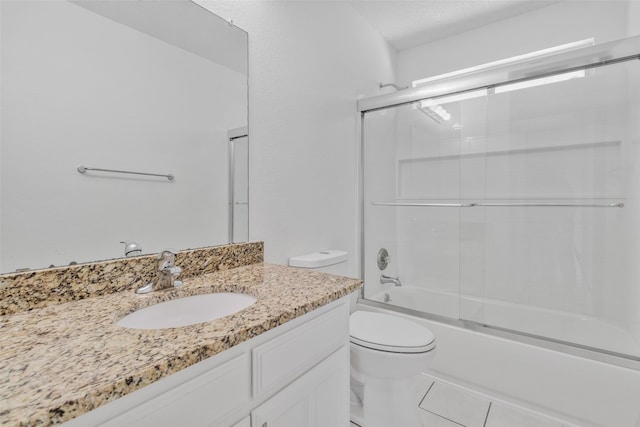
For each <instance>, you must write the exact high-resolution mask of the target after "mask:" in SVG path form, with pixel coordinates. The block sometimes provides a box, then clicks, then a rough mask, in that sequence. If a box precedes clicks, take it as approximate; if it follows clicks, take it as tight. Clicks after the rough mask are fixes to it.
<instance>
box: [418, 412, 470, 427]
mask: <svg viewBox="0 0 640 427" xmlns="http://www.w3.org/2000/svg"><path fill="white" fill-rule="evenodd" d="M420 421H422V423H423V424H424V425H425V426H429V427H461V426H462V425H461V424H458V423H454V422H453V421H449V420H447V419H446V418H442V417H441V416H439V415H436V414H432V413H431V412H429V411H420Z"/></svg>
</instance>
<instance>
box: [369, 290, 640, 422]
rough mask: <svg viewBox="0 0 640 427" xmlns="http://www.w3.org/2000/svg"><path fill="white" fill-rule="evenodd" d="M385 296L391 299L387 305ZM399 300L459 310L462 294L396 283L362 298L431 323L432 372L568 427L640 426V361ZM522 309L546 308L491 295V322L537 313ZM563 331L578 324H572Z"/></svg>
mask: <svg viewBox="0 0 640 427" xmlns="http://www.w3.org/2000/svg"><path fill="white" fill-rule="evenodd" d="M385 299H387V300H388V302H387V303H384V304H383V302H384V301H385ZM391 304H393V305H391ZM395 306H402V307H405V308H408V309H410V310H415V311H416V312H418V311H420V312H424V311H427V312H430V313H431V314H436V315H440V316H447V317H453V316H451V314H452V313H458V312H459V299H458V296H457V294H448V293H446V292H433V291H429V290H426V289H422V288H419V287H412V286H402V287H391V288H388V289H386V290H384V291H382V292H380V293H378V294H376V295H374V296H372V297H370V298H369V299H363V300H360V301H359V302H358V304H357V305H356V308H357V309H358V310H370V311H378V312H390V313H394V314H396V315H398V316H402V317H406V318H410V319H412V320H414V321H416V322H418V323H421V324H423V325H425V326H426V327H428V328H429V329H431V330H432V331H433V332H434V334H435V336H436V349H437V352H436V356H435V360H434V362H433V364H432V366H431V368H430V370H429V372H427V373H428V374H430V375H433V376H435V377H439V378H442V379H444V380H448V381H452V382H455V383H457V384H459V385H461V386H463V387H466V388H468V389H470V390H472V391H474V392H476V393H480V394H483V395H485V396H487V398H489V399H491V400H493V401H502V402H504V403H507V404H512V405H516V406H520V407H522V408H524V409H526V410H529V411H533V412H538V413H540V414H544V415H546V416H551V417H554V418H556V419H558V420H560V421H561V422H563V425H566V426H581V427H640V371H639V370H637V367H636V366H631V367H623V366H617V365H614V364H610V363H607V362H603V361H598V360H593V359H590V358H586V357H581V356H577V355H573V354H569V353H567V352H563V351H558V350H555V349H553V348H547V347H542V346H538V345H535V344H532V343H528V342H522V341H519V340H514V339H509V338H505V337H503V336H497V335H494V334H492V333H491V331H490V330H487V329H485V328H481V327H476V326H473V325H471V326H467V325H465V323H464V322H459V321H452V322H447V321H443V322H440V321H437V320H430V319H425V318H422V317H419V316H414V315H411V314H407V313H403V312H399V311H398V308H397V307H395ZM523 309H524V310H526V309H530V310H540V309H535V308H531V307H527V306H520V305H517V304H511V305H509V304H507V303H504V302H499V301H484V316H485V319H490V320H491V321H492V322H498V323H500V322H506V320H508V319H509V317H510V316H511V319H510V321H512V322H513V321H516V322H527V320H526V319H531V318H532V317H530V316H528V315H526V314H523V311H522V310H523ZM529 314H532V315H535V316H541V315H542V318H546V319H547V320H548V321H547V322H545V323H546V324H548V325H553V323H554V321H556V322H560V321H562V322H565V323H564V324H568V325H570V326H571V325H573V326H571V327H574V326H575V325H576V324H580V325H581V327H582V328H584V326H585V323H584V322H585V321H586V322H589V321H594V320H595V319H585V318H583V317H578V316H575V317H576V319H567V318H562V317H558V318H554V317H553V316H554V315H555V316H559V315H560V314H563V315H565V316H566V314H564V313H553V312H552V310H548V312H547V311H545V312H544V313H541V312H536V313H529ZM523 319H524V320H523ZM529 322H530V320H529ZM567 322H568V323H567ZM487 323H488V322H487ZM492 324H493V325H497V326H499V324H496V323H492ZM518 326H526V324H525V325H521V324H518ZM600 326H602V325H600ZM607 326H611V325H607ZM513 328H514V327H513V326H511V329H513ZM555 329H558V330H560V329H563V328H555ZM539 332H540V331H539ZM573 332H575V331H573ZM600 332H601V333H603V334H604V335H605V336H606V334H607V333H610V332H611V333H613V332H619V331H615V330H614V329H612V328H610V329H607V328H603V329H602V328H601V330H600ZM563 333H569V334H570V333H572V331H571V330H570V328H565V330H564V332H563ZM630 365H633V364H630Z"/></svg>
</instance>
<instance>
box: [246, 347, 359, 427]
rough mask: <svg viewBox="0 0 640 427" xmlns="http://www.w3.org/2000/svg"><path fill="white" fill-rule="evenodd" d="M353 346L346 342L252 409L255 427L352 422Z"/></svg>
mask: <svg viewBox="0 0 640 427" xmlns="http://www.w3.org/2000/svg"><path fill="white" fill-rule="evenodd" d="M348 391H349V349H348V346H346V345H344V346H342V347H340V349H339V350H337V351H336V352H335V353H333V354H332V355H330V356H329V357H327V358H326V359H325V360H323V361H322V362H320V363H319V364H318V365H316V366H315V367H314V368H312V369H311V370H310V371H308V372H307V373H305V374H304V375H302V376H301V377H300V378H298V379H297V380H295V381H294V382H293V383H291V384H290V385H289V386H287V387H286V388H284V389H283V390H282V391H280V392H279V393H278V394H276V395H275V396H273V397H272V398H271V399H269V400H267V401H266V402H265V403H263V404H262V405H261V406H259V407H258V408H256V409H255V410H254V411H253V412H252V413H251V427H340V426H348V425H349V397H348V396H349V395H348Z"/></svg>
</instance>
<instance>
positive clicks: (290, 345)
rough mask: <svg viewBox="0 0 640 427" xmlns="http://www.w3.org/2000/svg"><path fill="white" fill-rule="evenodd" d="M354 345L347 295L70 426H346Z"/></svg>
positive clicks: (143, 389)
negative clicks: (350, 331) (350, 353)
mask: <svg viewBox="0 0 640 427" xmlns="http://www.w3.org/2000/svg"><path fill="white" fill-rule="evenodd" d="M348 342H349V297H344V298H342V299H340V300H338V301H334V302H332V303H330V304H327V305H325V306H323V307H320V308H318V309H316V310H314V311H312V312H310V313H307V314H305V315H303V316H301V317H299V318H296V319H293V320H291V321H289V322H287V323H286V324H284V325H281V326H279V327H277V328H275V329H272V330H270V331H267V332H265V333H263V334H261V335H259V336H257V337H255V338H253V339H251V340H249V341H246V342H244V343H242V344H240V345H238V346H236V347H233V348H231V349H229V350H226V351H224V352H222V353H220V354H217V355H215V356H213V357H210V358H209V359H207V360H204V361H202V362H200V363H197V364H196V365H193V366H191V367H188V368H186V369H183V370H182V371H180V372H177V373H176V374H173V375H170V376H169V377H166V378H163V379H161V380H159V381H156V382H154V383H153V384H151V385H149V386H147V387H144V388H142V389H140V390H137V391H135V392H133V393H131V394H128V395H126V396H124V397H122V398H120V399H118V400H116V401H114V402H111V403H108V404H106V405H103V406H101V407H99V408H98V409H96V410H94V411H91V412H89V413H86V414H84V415H81V416H79V417H77V418H75V419H73V420H71V421H69V422H68V423H66V426H67V427H77V426H83V427H84V426H105V427H115V426H118V427H122V426H136V427H144V426H154V427H158V426H166V427H173V426H179V425H185V426H186V425H188V426H190V427H197V426H203V427H204V426H209V427H249V426H250V427H285V426H286V427H288V426H291V427H340V426H345V427H346V426H348V425H349V394H348V391H349V348H348Z"/></svg>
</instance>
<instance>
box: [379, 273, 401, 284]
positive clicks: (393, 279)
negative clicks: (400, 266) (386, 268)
mask: <svg viewBox="0 0 640 427" xmlns="http://www.w3.org/2000/svg"><path fill="white" fill-rule="evenodd" d="M380 283H382V284H383V285H384V284H385V283H393V284H394V285H395V286H402V282H400V278H399V277H390V276H385V275H384V274H381V275H380Z"/></svg>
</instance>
